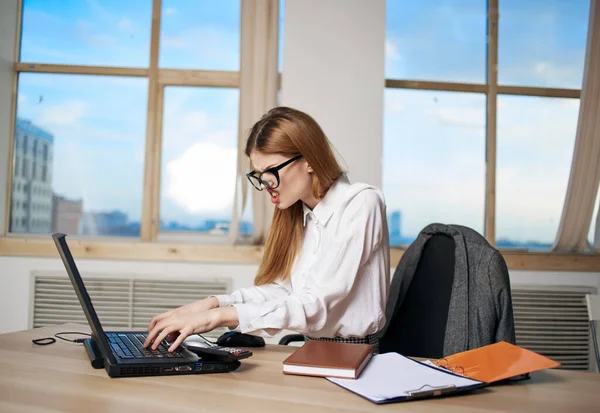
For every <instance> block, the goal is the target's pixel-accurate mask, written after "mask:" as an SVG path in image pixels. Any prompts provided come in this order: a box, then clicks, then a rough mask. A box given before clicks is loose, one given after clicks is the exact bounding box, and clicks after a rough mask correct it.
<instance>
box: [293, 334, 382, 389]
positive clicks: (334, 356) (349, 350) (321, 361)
mask: <svg viewBox="0 0 600 413" xmlns="http://www.w3.org/2000/svg"><path fill="white" fill-rule="evenodd" d="M373 350H374V346H373V345H372V344H351V343H339V342H333V341H318V340H310V341H307V342H306V343H305V344H304V345H303V346H302V347H300V348H299V349H298V350H296V351H295V352H294V353H292V354H291V355H290V356H289V357H288V358H287V359H285V360H284V361H283V372H284V374H300V375H308V376H321V377H344V378H347V377H348V376H346V375H339V374H335V372H334V374H326V373H323V371H322V370H323V369H331V370H334V371H335V370H352V371H353V374H352V376H351V377H352V378H355V379H356V378H357V377H358V376H359V375H360V372H361V371H362V369H363V368H364V367H365V366H366V365H367V363H368V360H369V359H370V358H371V356H372V355H373ZM286 366H289V367H293V366H300V367H303V370H305V371H304V372H302V373H298V372H289V371H286ZM331 370H330V372H331Z"/></svg>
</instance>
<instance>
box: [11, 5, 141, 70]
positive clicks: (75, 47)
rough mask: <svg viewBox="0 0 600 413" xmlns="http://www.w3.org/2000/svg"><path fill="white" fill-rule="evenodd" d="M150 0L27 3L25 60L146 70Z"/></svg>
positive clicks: (23, 56) (24, 8) (23, 35)
mask: <svg viewBox="0 0 600 413" xmlns="http://www.w3.org/2000/svg"><path fill="white" fill-rule="evenodd" d="M151 16H152V0H128V1H122V0H103V1H81V0H62V1H60V2H58V1H47V0H24V1H23V30H22V39H21V59H20V60H21V61H23V62H36V63H58V64H75V65H100V66H129V67H147V66H148V63H149V53H150V24H151Z"/></svg>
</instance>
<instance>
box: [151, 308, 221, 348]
mask: <svg viewBox="0 0 600 413" xmlns="http://www.w3.org/2000/svg"><path fill="white" fill-rule="evenodd" d="M218 307H219V300H217V298H216V297H208V298H205V299H204V300H199V301H194V302H193V303H190V304H186V305H184V306H181V307H178V308H175V309H173V310H170V311H167V312H166V313H162V314H158V315H155V316H154V317H152V320H150V324H149V325H148V332H150V331H152V329H154V327H155V326H156V324H158V323H159V322H160V321H161V320H163V319H165V318H167V317H170V316H171V315H173V314H176V315H178V316H190V315H194V314H201V313H203V312H205V311H208V310H212V309H213V308H218ZM144 344H145V345H144V347H146V346H147V345H149V344H150V343H144Z"/></svg>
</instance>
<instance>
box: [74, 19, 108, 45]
mask: <svg viewBox="0 0 600 413" xmlns="http://www.w3.org/2000/svg"><path fill="white" fill-rule="evenodd" d="M75 34H76V36H78V37H79V38H80V39H81V40H82V41H83V42H84V43H86V44H87V45H89V46H92V47H95V48H108V47H116V46H118V43H117V41H116V39H115V38H114V37H112V36H111V35H109V34H106V33H98V32H95V31H94V30H93V28H92V25H91V24H90V23H89V22H88V21H86V20H78V21H77V23H76V24H75Z"/></svg>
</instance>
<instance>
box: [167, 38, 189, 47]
mask: <svg viewBox="0 0 600 413" xmlns="http://www.w3.org/2000/svg"><path fill="white" fill-rule="evenodd" d="M162 41H163V45H164V46H165V47H170V48H173V49H181V48H183V47H185V45H186V42H185V39H184V38H183V37H181V36H163V38H162Z"/></svg>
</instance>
